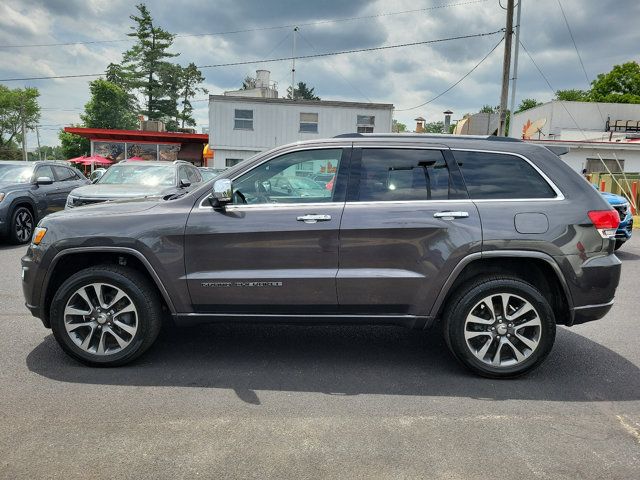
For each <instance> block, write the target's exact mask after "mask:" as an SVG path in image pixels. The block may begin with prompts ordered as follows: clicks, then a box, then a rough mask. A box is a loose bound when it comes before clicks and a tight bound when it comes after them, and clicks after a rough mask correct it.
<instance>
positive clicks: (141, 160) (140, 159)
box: [127, 156, 145, 162]
mask: <svg viewBox="0 0 640 480" xmlns="http://www.w3.org/2000/svg"><path fill="white" fill-rule="evenodd" d="M127 161H130V162H144V161H145V159H144V158H142V157H137V156H134V157H130V158H127Z"/></svg>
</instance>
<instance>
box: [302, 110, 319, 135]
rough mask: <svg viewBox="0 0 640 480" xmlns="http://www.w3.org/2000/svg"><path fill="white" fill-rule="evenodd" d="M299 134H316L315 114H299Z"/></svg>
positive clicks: (316, 120)
mask: <svg viewBox="0 0 640 480" xmlns="http://www.w3.org/2000/svg"><path fill="white" fill-rule="evenodd" d="M300 133H318V114H317V113H300Z"/></svg>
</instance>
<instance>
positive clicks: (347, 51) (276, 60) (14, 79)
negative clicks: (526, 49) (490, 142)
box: [0, 29, 504, 82]
mask: <svg viewBox="0 0 640 480" xmlns="http://www.w3.org/2000/svg"><path fill="white" fill-rule="evenodd" d="M503 31H504V29H500V30H495V31H493V32H486V33H475V34H470V35H459V36H456V37H448V38H439V39H436V40H425V41H421V42H410V43H400V44H396V45H385V46H382V47H369V48H356V49H352V50H342V51H338V52H326V53H316V54H312V55H302V56H296V57H295V59H296V60H300V59H307V58H322V57H331V56H335V55H347V54H351V53H360V52H374V51H378V50H389V49H394V48H402V47H412V46H416V45H429V44H434V43H443V42H449V41H453V40H464V39H469V38H480V37H487V36H492V35H496V34H497V33H501V32H503ZM293 58H294V57H280V58H270V59H266V60H247V61H243V62H228V63H216V64H212V65H199V66H198V67H197V68H199V69H203V68H220V67H234V66H239V65H253V64H258V63H271V62H284V61H289V60H293ZM101 75H104V72H101V73H85V74H77V75H49V76H42V77H19V78H2V79H0V82H18V81H27V80H52V79H65V78H86V77H99V76H101Z"/></svg>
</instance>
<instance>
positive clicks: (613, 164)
mask: <svg viewBox="0 0 640 480" xmlns="http://www.w3.org/2000/svg"><path fill="white" fill-rule="evenodd" d="M602 162H604V164H605V165H606V166H607V168H608V169H609V171H610V172H611V173H620V172H621V171H622V170H624V160H622V159H618V160H616V159H615V158H603V159H602V161H600V159H599V158H587V173H600V172H605V173H606V172H607V168H605V166H604V165H603V164H602ZM618 162H620V164H619V165H618ZM620 167H622V170H621V169H620Z"/></svg>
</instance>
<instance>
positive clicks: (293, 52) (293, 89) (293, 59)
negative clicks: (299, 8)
mask: <svg viewBox="0 0 640 480" xmlns="http://www.w3.org/2000/svg"><path fill="white" fill-rule="evenodd" d="M297 31H298V27H294V29H293V47H292V49H291V100H295V99H296V32H297Z"/></svg>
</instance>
